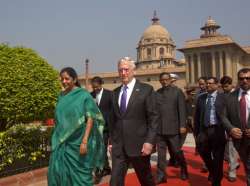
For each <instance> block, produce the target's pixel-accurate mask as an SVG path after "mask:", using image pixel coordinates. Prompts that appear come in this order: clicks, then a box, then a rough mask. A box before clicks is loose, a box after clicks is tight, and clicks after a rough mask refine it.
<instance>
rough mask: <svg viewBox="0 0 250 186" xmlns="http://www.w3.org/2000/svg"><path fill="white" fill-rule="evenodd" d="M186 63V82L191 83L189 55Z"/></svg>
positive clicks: (186, 57)
mask: <svg viewBox="0 0 250 186" xmlns="http://www.w3.org/2000/svg"><path fill="white" fill-rule="evenodd" d="M185 61H186V82H187V83H190V72H189V66H190V63H189V61H188V56H187V55H185Z"/></svg>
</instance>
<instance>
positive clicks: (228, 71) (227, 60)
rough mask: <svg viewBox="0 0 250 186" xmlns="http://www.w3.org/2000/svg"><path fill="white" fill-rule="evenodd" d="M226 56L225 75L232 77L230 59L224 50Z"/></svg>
mask: <svg viewBox="0 0 250 186" xmlns="http://www.w3.org/2000/svg"><path fill="white" fill-rule="evenodd" d="M225 56H226V69H225V70H226V75H227V76H230V77H232V61H231V58H230V56H229V54H228V53H227V52H225Z"/></svg>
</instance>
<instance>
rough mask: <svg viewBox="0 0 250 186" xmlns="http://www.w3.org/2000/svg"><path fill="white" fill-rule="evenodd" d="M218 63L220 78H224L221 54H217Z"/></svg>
mask: <svg viewBox="0 0 250 186" xmlns="http://www.w3.org/2000/svg"><path fill="white" fill-rule="evenodd" d="M219 63H220V78H221V77H222V76H224V70H225V69H223V68H224V67H223V59H222V52H219Z"/></svg>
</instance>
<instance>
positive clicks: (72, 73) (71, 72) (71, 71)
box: [60, 67, 81, 87]
mask: <svg viewBox="0 0 250 186" xmlns="http://www.w3.org/2000/svg"><path fill="white" fill-rule="evenodd" d="M64 72H66V73H67V74H68V75H69V76H70V77H72V79H73V80H75V85H76V86H77V87H81V85H80V83H79V80H78V76H77V73H76V71H75V69H73V68H72V67H65V68H63V69H62V70H61V72H60V76H61V75H62V73H64Z"/></svg>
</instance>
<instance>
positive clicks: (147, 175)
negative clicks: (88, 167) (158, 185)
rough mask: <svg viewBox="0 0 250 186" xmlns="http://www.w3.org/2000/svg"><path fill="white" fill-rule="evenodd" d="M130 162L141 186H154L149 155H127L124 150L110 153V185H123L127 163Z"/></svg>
mask: <svg viewBox="0 0 250 186" xmlns="http://www.w3.org/2000/svg"><path fill="white" fill-rule="evenodd" d="M130 163H131V164H132V165H133V167H134V170H135V173H136V175H137V177H138V179H139V182H140V184H141V186H155V183H154V179H153V176H152V173H151V165H150V155H149V156H136V157H129V156H127V155H126V153H125V152H123V153H122V154H120V155H119V156H118V155H114V154H112V173H111V180H110V186H124V182H125V176H126V173H127V170H128V166H129V164H130Z"/></svg>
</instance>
